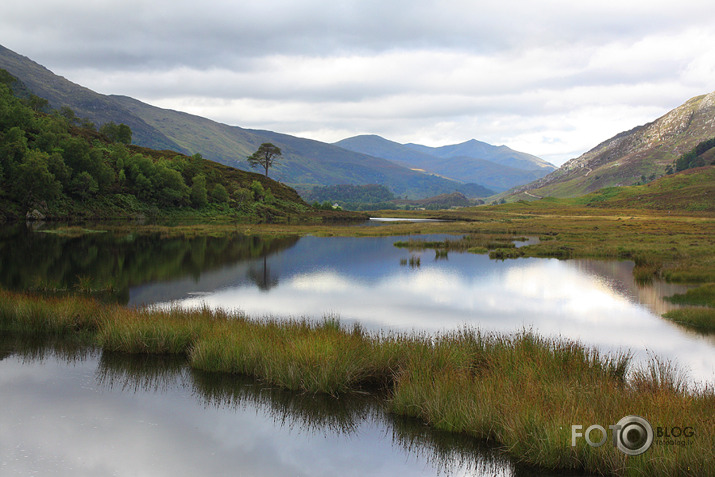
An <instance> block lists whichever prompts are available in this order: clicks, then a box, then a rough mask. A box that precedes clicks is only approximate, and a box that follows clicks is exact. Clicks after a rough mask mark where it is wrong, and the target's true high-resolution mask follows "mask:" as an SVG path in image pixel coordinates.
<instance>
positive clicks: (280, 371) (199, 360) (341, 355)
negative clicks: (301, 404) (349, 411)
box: [190, 318, 394, 394]
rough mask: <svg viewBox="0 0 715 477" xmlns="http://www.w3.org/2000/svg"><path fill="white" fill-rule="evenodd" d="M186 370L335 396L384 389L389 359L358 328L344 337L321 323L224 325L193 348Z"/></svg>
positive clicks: (331, 324)
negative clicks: (371, 386) (375, 387)
mask: <svg viewBox="0 0 715 477" xmlns="http://www.w3.org/2000/svg"><path fill="white" fill-rule="evenodd" d="M190 360H191V365H192V366H193V367H195V368H197V369H201V370H204V371H215V372H228V373H237V374H246V375H251V376H256V377H259V378H260V379H262V380H265V381H267V382H269V383H271V384H276V385H278V386H282V387H285V388H288V389H293V390H302V391H310V392H319V393H327V394H338V393H343V392H348V391H350V390H354V389H356V388H358V387H360V386H362V385H365V384H374V383H381V384H385V383H386V382H388V381H389V380H390V378H391V373H392V366H393V361H394V357H393V356H391V353H390V350H389V347H384V346H379V345H378V344H377V343H376V342H374V341H373V340H370V339H368V338H367V337H366V336H365V335H364V334H363V332H362V331H361V330H360V329H359V328H355V329H353V330H352V331H351V332H347V331H345V330H343V329H342V328H341V327H340V323H339V322H338V321H336V320H334V319H330V318H327V319H325V320H324V321H323V322H320V323H311V322H309V321H305V320H294V321H289V322H278V321H272V320H266V321H263V322H253V321H247V320H241V321H235V320H233V321H227V322H224V323H222V324H221V326H217V327H215V328H214V329H212V330H211V332H210V333H207V334H206V335H205V336H203V337H202V339H201V340H199V341H198V342H197V343H196V346H195V347H194V348H193V350H192V352H191V356H190Z"/></svg>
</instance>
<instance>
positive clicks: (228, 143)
mask: <svg viewBox="0 0 715 477" xmlns="http://www.w3.org/2000/svg"><path fill="white" fill-rule="evenodd" d="M0 68H2V69H5V70H7V71H8V72H10V73H11V74H12V75H14V76H15V77H17V78H18V79H19V80H20V81H21V82H22V83H23V84H24V86H25V87H26V88H27V89H28V90H29V91H30V92H31V93H33V94H35V95H37V96H39V97H41V98H45V99H47V100H48V101H49V104H50V106H51V107H52V108H54V109H60V108H61V107H64V106H67V107H69V108H71V109H72V110H73V111H74V112H75V114H76V115H77V116H78V117H80V118H83V119H86V120H88V121H90V122H92V123H94V124H95V125H97V126H100V125H102V124H105V123H108V122H114V123H124V124H127V125H128V126H130V128H131V129H132V133H133V136H132V141H133V143H134V144H137V145H140V146H144V147H149V148H152V149H158V150H172V151H176V152H180V153H184V154H189V155H193V154H196V153H200V154H201V155H202V156H203V157H204V158H206V159H210V160H213V161H216V162H219V163H222V164H226V165H229V166H232V167H236V168H238V169H244V170H247V169H250V166H249V165H248V163H247V161H246V157H247V156H249V155H251V154H252V153H253V152H255V151H256V149H257V148H258V146H260V144H262V143H264V142H271V143H273V144H275V145H277V146H278V147H280V148H281V150H282V152H283V157H282V160H281V161H280V163H278V164H277V165H275V166H274V167H273V168H272V169H271V171H270V175H271V177H273V178H274V179H277V180H280V181H281V182H284V183H287V184H289V185H292V186H294V187H296V188H297V189H298V190H307V189H309V188H311V187H312V186H315V185H336V184H382V185H385V186H387V187H388V188H390V190H391V191H392V192H393V193H395V194H396V195H398V196H401V197H407V198H410V199H419V198H425V197H430V196H436V195H439V194H444V193H452V192H455V191H459V192H462V193H464V194H465V195H468V196H471V197H484V196H488V195H491V194H492V193H493V192H494V191H503V190H505V189H507V188H509V187H513V186H515V185H517V184H523V183H526V182H528V181H531V180H533V179H537V178H539V177H543V176H544V175H546V174H548V173H549V172H551V171H552V170H553V169H554V167H553V166H551V165H549V164H548V163H545V162H544V161H541V160H540V159H538V158H536V157H534V156H530V155H528V154H523V153H517V152H516V151H511V150H510V149H508V148H505V147H504V146H500V147H496V146H490V145H488V144H485V143H480V142H478V141H474V142H473V143H472V142H467V143H464V144H459V145H455V146H448V147H446V148H429V147H426V146H419V145H415V144H410V145H403V146H401V148H402V153H401V154H400V157H399V158H398V157H392V156H393V155H392V154H388V153H387V152H383V151H374V153H373V154H370V153H367V152H365V151H362V150H358V149H361V148H359V147H356V146H355V144H356V142H359V141H351V140H346V141H347V142H346V143H345V144H337V145H336V144H327V143H323V142H320V141H315V140H311V139H305V138H299V137H295V136H290V135H287V134H281V133H278V132H273V131H264V130H253V129H245V128H241V127H237V126H229V125H226V124H222V123H218V122H216V121H212V120H210V119H206V118H203V117H200V116H196V115H192V114H188V113H184V112H180V111H174V110H170V109H163V108H158V107H155V106H152V105H149V104H146V103H143V102H141V101H138V100H136V99H133V98H130V97H127V96H117V95H103V94H99V93H97V92H94V91H92V90H90V89H88V88H85V87H83V86H80V85H77V84H75V83H73V82H71V81H69V80H67V79H65V78H63V77H60V76H57V75H55V74H54V73H52V72H51V71H50V70H48V69H47V68H45V67H43V66H41V65H39V64H37V63H36V62H34V61H32V60H31V59H29V58H27V57H24V56H21V55H19V54H17V53H15V52H13V51H11V50H9V49H7V48H4V47H2V46H0ZM385 141H386V140H385ZM350 144H352V145H353V146H352V147H347V148H346V147H345V146H346V145H350ZM393 144H397V143H393ZM478 150H481V151H488V152H489V154H487V156H481V155H479V154H481V152H479V153H478V152H477V151H478ZM385 156H390V157H385ZM457 178H458V179H457Z"/></svg>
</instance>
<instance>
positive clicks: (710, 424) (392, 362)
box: [0, 292, 715, 475]
mask: <svg viewBox="0 0 715 477" xmlns="http://www.w3.org/2000/svg"><path fill="white" fill-rule="evenodd" d="M0 298H2V299H1V300H0V329H4V330H13V331H19V332H24V333H28V334H29V335H32V336H37V335H43V334H44V335H50V336H55V335H57V334H58V333H59V334H62V335H71V333H73V332H74V333H85V334H87V335H90V336H92V337H93V339H94V340H95V343H97V344H98V345H99V346H101V347H102V348H103V349H105V350H112V351H120V352H127V353H134V354H137V355H158V354H162V353H163V354H167V353H170V354H174V355H176V356H181V355H185V356H187V358H188V360H189V363H190V365H191V366H192V367H193V368H195V369H197V370H203V371H209V372H214V373H232V374H240V375H248V376H253V377H255V378H257V379H258V380H260V381H263V382H266V383H270V384H272V385H276V386H279V387H282V388H287V389H292V390H299V391H307V392H310V393H322V394H329V395H337V394H340V393H348V392H355V391H364V390H366V389H370V388H374V387H375V386H379V387H380V388H381V389H383V390H386V391H387V393H388V396H389V398H388V399H389V401H388V406H389V409H390V410H391V411H392V412H394V413H395V414H398V415H406V416H413V417H417V418H419V419H422V420H423V421H425V422H427V423H428V424H430V425H431V426H433V427H435V428H438V429H441V430H446V431H452V432H459V433H464V434H467V435H471V436H474V437H477V438H479V439H482V440H486V441H489V442H491V443H494V444H496V445H498V446H500V447H502V448H503V449H505V450H506V451H507V452H508V453H509V454H510V455H512V456H513V457H515V458H517V459H519V460H521V461H523V462H525V463H528V464H531V465H536V466H540V467H543V468H547V469H562V470H577V471H582V470H585V471H588V472H594V473H600V474H615V475H705V473H706V472H708V470H709V468H710V467H709V466H710V465H711V462H712V461H713V457H715V456H713V449H715V420H713V419H712V416H713V413H712V410H713V409H715V390H713V388H712V387H706V388H698V389H689V388H688V387H687V386H686V385H685V382H686V381H685V380H684V378H683V377H682V375H680V374H679V373H678V371H677V369H676V368H675V367H674V366H672V365H671V364H669V363H663V362H660V361H658V360H657V359H654V361H653V364H652V365H651V366H650V367H649V368H645V369H640V370H638V369H636V370H629V363H630V356H628V355H627V354H621V355H615V356H613V355H602V354H600V353H598V352H597V351H595V350H593V349H590V348H587V347H584V346H583V345H581V344H579V343H576V342H572V341H565V340H550V339H546V338H543V337H540V336H538V335H536V334H534V333H531V332H522V333H520V334H517V335H513V336H507V335H498V334H484V333H480V332H479V331H475V330H470V329H464V330H460V331H458V332H454V333H449V334H444V335H439V336H430V335H417V336H415V335H387V336H385V335H371V334H368V333H365V332H364V331H363V330H362V329H361V328H360V327H359V326H356V327H354V328H352V329H349V328H347V327H344V326H343V325H342V324H341V323H340V322H339V320H337V319H336V318H334V317H327V318H325V319H324V320H323V321H319V322H311V321H307V320H292V321H278V320H272V319H264V320H253V319H249V318H247V317H245V316H243V315H241V314H238V313H225V312H222V311H215V310H209V309H206V308H202V309H196V310H188V311H187V310H180V309H168V310H160V309H152V308H149V309H128V308H122V307H118V306H114V305H102V304H97V303H95V302H92V301H90V300H87V299H83V298H76V297H75V298H73V297H65V298H42V297H31V296H29V295H20V294H13V293H9V292H2V295H1V296H0ZM632 414H637V415H640V416H642V417H644V418H646V419H647V420H648V421H649V422H650V423H651V424H652V425H653V427H654V428H657V427H658V426H661V427H667V426H681V427H683V426H690V427H693V428H694V429H696V434H695V436H694V437H692V439H691V440H690V441H689V444H688V445H684V446H667V445H660V446H659V445H653V446H652V448H651V449H650V450H648V451H647V452H646V453H645V454H643V455H641V456H636V457H627V456H626V455H625V454H623V453H621V452H620V451H619V450H617V449H616V448H615V447H613V446H612V445H603V446H601V447H591V446H589V445H587V444H586V442H585V440H584V439H581V440H579V441H578V442H577V445H575V446H572V445H571V442H572V435H571V426H572V425H574V424H580V425H583V426H584V429H585V428H586V427H588V426H590V425H592V424H599V425H602V426H605V427H607V426H608V425H610V424H615V423H616V422H618V420H620V419H621V418H622V417H624V416H628V415H632Z"/></svg>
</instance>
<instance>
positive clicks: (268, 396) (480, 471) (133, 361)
mask: <svg viewBox="0 0 715 477" xmlns="http://www.w3.org/2000/svg"><path fill="white" fill-rule="evenodd" d="M0 353H1V354H0V356H4V359H2V360H1V361H0V402H2V410H0V475H3V476H30V475H41V476H46V475H54V476H72V477H76V476H102V477H104V476H112V475H113V476H171V477H180V476H187V477H193V476H198V475H211V476H235V475H243V476H333V475H347V476H357V475H374V476H394V475H416V476H430V475H470V476H471V475H475V476H478V475H497V476H500V475H501V476H519V475H523V476H526V475H536V474H533V473H532V472H531V471H529V470H528V469H521V468H520V467H518V466H517V465H515V464H513V463H511V462H510V461H508V460H507V459H505V458H503V457H500V456H499V454H498V453H497V452H495V451H493V450H490V449H487V448H481V447H480V446H479V443H478V442H475V441H474V440H473V439H468V438H465V437H461V436H455V435H450V434H448V433H441V432H437V431H433V430H431V429H430V428H428V427H426V426H424V425H423V424H421V423H420V422H418V421H415V420H410V419H401V418H397V417H395V416H392V415H390V414H388V413H386V412H385V411H384V410H383V408H382V407H381V405H380V403H379V399H378V398H377V397H369V396H363V397H360V396H352V397H350V398H342V399H334V398H329V397H323V396H314V395H311V394H299V393H290V392H285V391H281V390H279V389H274V388H269V387H265V386H262V385H261V384H259V383H255V382H253V381H251V380H247V379H241V378H238V377H233V376H216V375H211V374H205V373H200V372H196V371H193V370H190V369H189V368H188V367H187V366H186V362H185V360H181V359H173V358H166V357H128V356H125V355H114V354H111V353H102V352H99V351H92V350H73V349H71V347H68V346H67V345H65V344H60V345H58V346H53V345H51V344H50V345H48V344H47V343H45V344H43V345H32V344H31V343H27V342H22V340H19V339H14V340H13V339H12V338H9V337H7V336H5V337H2V339H0Z"/></svg>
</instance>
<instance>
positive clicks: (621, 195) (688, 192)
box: [575, 166, 715, 213]
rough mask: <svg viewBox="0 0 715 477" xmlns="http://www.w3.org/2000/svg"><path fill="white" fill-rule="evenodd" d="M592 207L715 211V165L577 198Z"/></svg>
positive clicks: (606, 189)
mask: <svg viewBox="0 0 715 477" xmlns="http://www.w3.org/2000/svg"><path fill="white" fill-rule="evenodd" d="M575 200H576V201H577V202H578V203H579V204H584V205H586V206H588V207H599V208H618V209H628V208H631V209H649V210H661V211H688V212H710V213H713V212H715V166H705V167H698V168H694V169H688V170H685V171H682V172H678V173H677V174H672V175H666V176H663V177H661V178H660V179H657V180H655V181H653V182H649V183H648V184H645V185H639V186H629V187H608V188H605V189H601V190H599V191H597V192H593V193H591V194H587V195H585V196H583V197H579V198H577V199H575Z"/></svg>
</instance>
